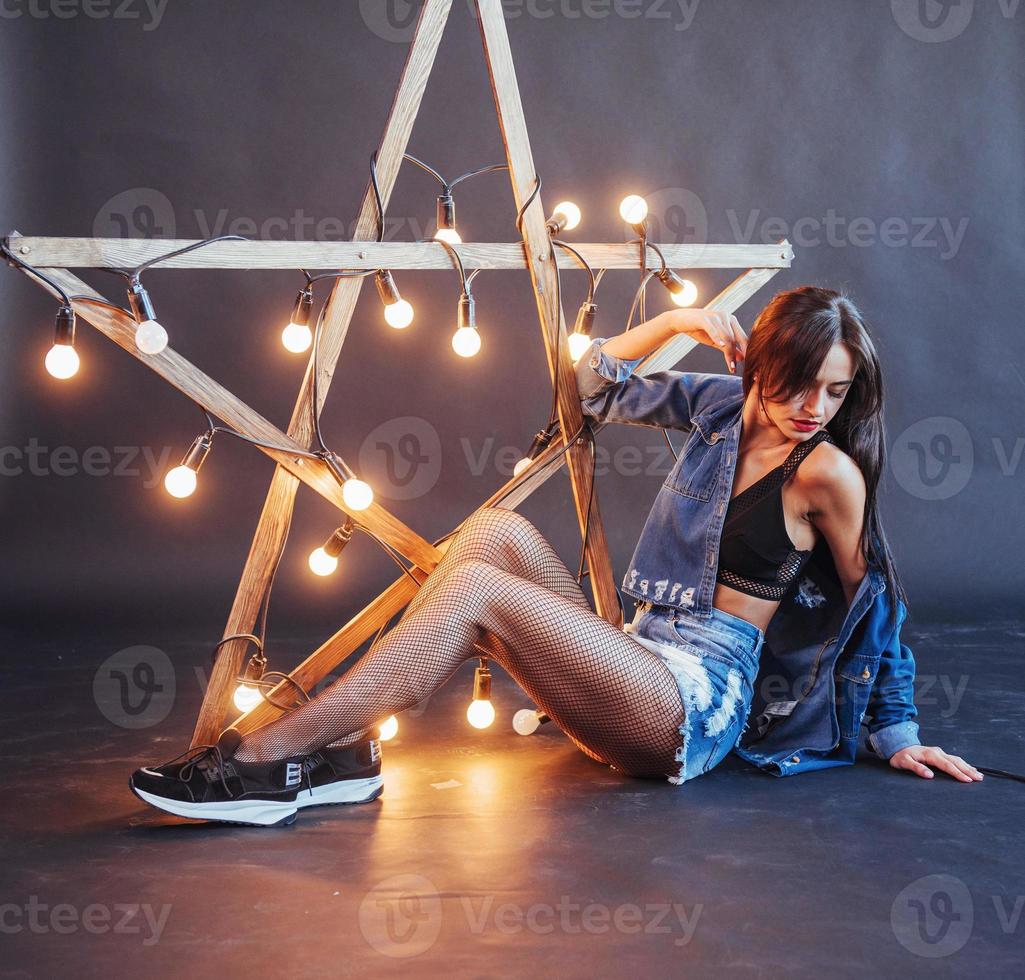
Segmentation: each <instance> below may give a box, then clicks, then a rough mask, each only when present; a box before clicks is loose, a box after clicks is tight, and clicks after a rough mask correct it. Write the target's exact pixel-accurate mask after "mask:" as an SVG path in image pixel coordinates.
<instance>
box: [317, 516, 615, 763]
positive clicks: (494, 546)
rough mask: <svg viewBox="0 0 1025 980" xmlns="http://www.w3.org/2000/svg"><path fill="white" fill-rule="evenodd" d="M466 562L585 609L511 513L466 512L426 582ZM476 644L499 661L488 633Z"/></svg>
mask: <svg viewBox="0 0 1025 980" xmlns="http://www.w3.org/2000/svg"><path fill="white" fill-rule="evenodd" d="M467 558H474V559H478V560H480V561H486V562H488V563H489V564H491V565H494V566H495V567H496V568H504V569H505V570H506V571H507V572H512V573H513V574H514V575H519V576H521V577H522V578H527V579H530V580H531V581H532V582H537V584H538V585H541V586H543V587H544V588H546V589H550V590H551V591H552V592H556V593H558V594H559V595H562V596H565V597H566V598H567V599H569V600H570V601H571V602H575V603H576V604H577V605H579V606H581V607H582V608H584V609H590V608H591V606H590V603H589V602H588V600H587V596H586V595H584V592H583V590H582V589H581V588H580V586H579V585H578V584H577V580H576V577H575V576H574V575H573V574H572V573H571V572H570V570H569V569H568V568H567V567H566V566H565V564H564V563H563V561H562V559H561V558H560V557H559V556H558V555H557V554H556V552H555V549H554V548H553V547H552V546H551V544H550V543H549V541H548V539H547V538H546V537H545V536H544V535H543V534H542V533H541V531H539V530H538V529H537V527H535V526H534V524H532V523H531V522H530V521H529V520H528V519H527V518H526V517H524V516H523V515H522V514H519V513H517V512H516V511H514V510H509V509H507V508H505V507H481V508H480V509H478V510H475V511H474V512H473V513H472V514H470V516H469V517H467V518H466V520H464V521H463V523H462V524H460V525H459V527H458V528H456V531H455V533H454V534H453V536H452V540H451V542H450V543H449V546H448V549H447V550H446V551H445V554H444V555H443V556H442V558H441V560H440V561H439V562H438V564H437V565H436V566H435V568H434V571H433V572H432V573H431V575H430V581H431V582H432V583H434V585H433V586H432V587H436V586H437V585H438V584H439V583H440V582H441V581H442V580H443V579H445V578H447V576H448V570H449V569H450V568H451V567H452V566H453V565H455V564H458V563H459V562H460V561H464V560H466V559H467ZM422 593H423V590H422V589H420V590H418V591H417V593H416V595H414V596H413V598H412V599H411V600H410V601H409V603H408V604H407V605H406V608H405V610H404V611H403V613H402V615H401V616H400V617H399V622H401V621H402V620H403V619H405V618H406V617H407V616H409V615H410V614H411V613H414V612H415V611H416V610H417V609H418V608H419V607H420V605H421V603H422V602H423V599H422V598H421V596H422ZM482 646H483V647H485V648H486V649H487V652H488V654H489V655H490V656H493V657H494V658H495V660H497V661H498V662H499V663H500V662H501V658H502V656H503V654H507V653H508V651H507V649H506V648H505V646H504V644H503V643H502V641H501V640H500V639H499V638H498V637H496V636H494V635H491V636H489V637H488V639H487V642H485V643H482ZM372 737H373V731H372V730H370V729H365V730H362V731H357V732H352V733H351V734H349V735H343V736H342V737H341V738H339V739H336V740H335V741H334V742H332V743H331V745H330V746H329V747H330V748H344V747H345V746H348V745H353V744H355V743H356V742H362V741H366V739H368V738H372ZM570 737H571V738H572V736H570ZM577 747H578V748H579V749H580V750H581V751H582V752H584V753H586V754H588V755H590V754H591V753H590V752H588V750H587V748H586V746H583V745H580V743H577ZM599 761H600V760H599Z"/></svg>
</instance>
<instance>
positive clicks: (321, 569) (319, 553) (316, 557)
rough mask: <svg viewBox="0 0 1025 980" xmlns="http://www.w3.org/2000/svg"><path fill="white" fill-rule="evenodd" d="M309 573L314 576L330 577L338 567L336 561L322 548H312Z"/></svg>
mask: <svg viewBox="0 0 1025 980" xmlns="http://www.w3.org/2000/svg"><path fill="white" fill-rule="evenodd" d="M309 563H310V571H312V572H313V573H314V574H315V575H330V574H331V573H332V572H334V570H335V569H336V568H337V567H338V559H337V558H336V557H335V556H334V555H329V554H328V553H327V552H326V551H325V550H324V548H323V547H320V548H314V550H313V551H311V552H310V557H309Z"/></svg>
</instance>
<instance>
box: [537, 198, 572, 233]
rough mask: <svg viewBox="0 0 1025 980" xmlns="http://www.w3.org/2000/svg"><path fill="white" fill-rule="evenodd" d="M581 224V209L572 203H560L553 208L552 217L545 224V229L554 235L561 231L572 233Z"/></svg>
mask: <svg viewBox="0 0 1025 980" xmlns="http://www.w3.org/2000/svg"><path fill="white" fill-rule="evenodd" d="M579 224H580V208H578V207H577V206H576V205H575V204H574V203H573V202H572V201H560V202H559V203H558V204H556V205H555V207H554V208H552V216H551V217H550V218H549V219H548V220H547V221H546V222H545V227H547V228H548V231H549V233H550V234H552V235H558V234H559V232H560V231H572V230H573V229H574V228H576V226H577V225H579Z"/></svg>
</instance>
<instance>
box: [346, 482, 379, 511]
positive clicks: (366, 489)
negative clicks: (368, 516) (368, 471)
mask: <svg viewBox="0 0 1025 980" xmlns="http://www.w3.org/2000/svg"><path fill="white" fill-rule="evenodd" d="M342 500H344V501H345V506H346V507H351V508H352V509H353V510H366V509H367V508H368V507H369V506H370V505H371V504H372V503H373V502H374V491H373V490H372V489H371V486H370V484H369V483H365V482H364V481H363V480H357V479H356V478H355V477H350V478H349V479H348V480H346V481H345V482H344V483H343V484H342Z"/></svg>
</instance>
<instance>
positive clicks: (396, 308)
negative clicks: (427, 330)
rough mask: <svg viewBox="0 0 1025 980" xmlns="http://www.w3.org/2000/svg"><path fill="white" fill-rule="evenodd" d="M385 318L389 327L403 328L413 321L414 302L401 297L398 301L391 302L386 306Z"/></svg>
mask: <svg viewBox="0 0 1025 980" xmlns="http://www.w3.org/2000/svg"><path fill="white" fill-rule="evenodd" d="M384 320H385V323H387V324H388V326H389V327H394V328H395V329H396V330H402V329H403V328H404V327H408V326H409V325H410V324H411V323H412V322H413V304H412V303H410V302H409V300H405V299H400V300H399V301H398V302H397V303H389V304H388V305H387V306H386V307H385V308H384Z"/></svg>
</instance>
